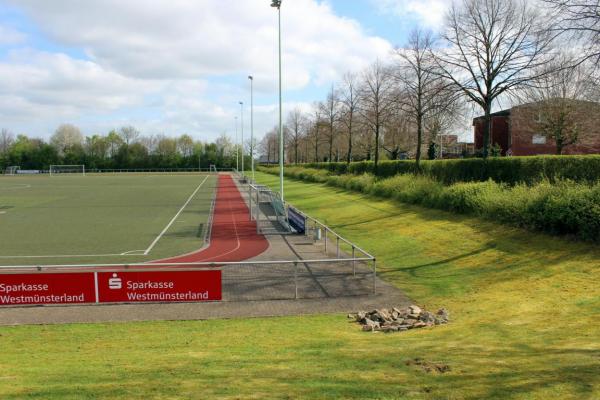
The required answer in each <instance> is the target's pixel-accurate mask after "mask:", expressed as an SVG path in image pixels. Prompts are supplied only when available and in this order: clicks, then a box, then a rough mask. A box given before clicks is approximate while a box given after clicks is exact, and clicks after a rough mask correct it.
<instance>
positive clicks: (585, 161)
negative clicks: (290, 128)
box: [302, 155, 600, 185]
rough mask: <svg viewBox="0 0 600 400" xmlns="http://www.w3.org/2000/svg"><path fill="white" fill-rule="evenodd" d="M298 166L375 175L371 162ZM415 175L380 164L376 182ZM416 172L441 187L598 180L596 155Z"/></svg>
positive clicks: (411, 165) (441, 163)
mask: <svg viewBox="0 0 600 400" xmlns="http://www.w3.org/2000/svg"><path fill="white" fill-rule="evenodd" d="M302 166H304V167H307V168H314V169H325V170H327V171H329V172H332V173H335V174H338V175H340V174H345V173H352V174H354V175H362V174H365V173H368V174H375V164H374V163H373V162H372V161H360V162H353V163H350V164H347V163H308V164H302ZM416 172H417V168H416V163H415V162H414V161H413V160H402V161H381V162H380V163H379V167H378V170H377V173H376V175H377V176H378V177H380V178H388V177H391V176H394V175H397V174H415V173H416ZM420 172H422V173H423V174H425V175H428V176H430V177H432V178H434V179H436V180H438V181H440V182H443V183H445V184H451V183H456V182H485V181H487V180H489V179H491V180H493V181H494V182H497V183H507V184H509V185H515V184H518V183H527V184H534V183H537V182H542V181H549V182H556V181H561V180H571V181H575V182H587V183H594V182H597V181H598V180H600V155H589V156H535V157H502V158H488V159H487V160H484V159H482V158H467V159H455V160H424V161H421V171H420Z"/></svg>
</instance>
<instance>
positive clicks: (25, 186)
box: [0, 183, 31, 190]
mask: <svg viewBox="0 0 600 400" xmlns="http://www.w3.org/2000/svg"><path fill="white" fill-rule="evenodd" d="M29 188H31V185H29V184H27V183H15V184H12V185H11V186H8V187H3V186H1V185H0V190H16V189H29Z"/></svg>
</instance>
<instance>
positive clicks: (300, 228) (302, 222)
mask: <svg viewBox="0 0 600 400" xmlns="http://www.w3.org/2000/svg"><path fill="white" fill-rule="evenodd" d="M288 221H289V222H290V225H291V226H292V228H294V230H295V231H296V232H298V233H304V232H306V219H305V218H304V216H303V215H302V214H300V213H299V212H298V211H296V209H295V208H293V207H289V208H288Z"/></svg>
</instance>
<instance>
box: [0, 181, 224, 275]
mask: <svg viewBox="0 0 600 400" xmlns="http://www.w3.org/2000/svg"><path fill="white" fill-rule="evenodd" d="M205 179H206V181H205V182H204V184H203V185H202V187H201V188H200V189H199V190H198V192H197V194H196V195H195V196H194V197H193V199H192V201H190V203H189V204H188V206H187V207H186V208H185V209H184V211H183V212H182V213H181V214H180V215H179V217H178V218H177V220H175V222H174V223H173V225H172V226H171V227H170V228H169V229H168V230H167V231H166V232H165V234H164V235H163V236H162V237H161V239H160V240H159V241H158V242H157V243H156V245H155V247H154V248H153V249H152V250H151V252H150V253H149V254H148V256H146V257H144V256H121V255H120V254H122V253H126V252H132V251H138V252H137V253H139V251H140V250H141V252H143V251H144V250H146V249H148V248H149V246H150V245H151V244H152V243H153V241H154V240H155V239H156V238H157V237H158V236H159V234H160V233H161V232H162V231H163V229H164V228H165V227H166V226H167V224H168V223H169V222H170V221H171V219H172V218H173V217H174V216H175V215H176V214H177V212H178V211H179V210H180V208H181V207H182V206H183V205H184V203H185V202H186V201H187V200H188V198H189V197H190V196H191V195H192V193H193V192H194V191H195V190H196V188H197V187H198V186H199V185H200V184H201V183H202V182H203V181H204V180H205ZM215 185H216V177H215V176H207V175H195V174H191V175H159V174H155V175H151V174H148V175H137V174H122V175H121V174H120V175H88V176H85V177H84V176H81V175H77V176H53V177H50V176H23V177H19V176H17V177H0V238H2V240H1V242H2V244H1V246H0V265H30V264H36V265H37V264H73V263H127V262H129V263H131V262H140V261H146V260H152V259H157V258H162V257H168V256H174V255H179V254H182V253H186V252H189V251H193V250H197V249H198V248H200V247H202V245H203V243H202V240H203V237H202V231H203V228H204V227H205V226H206V223H207V218H208V214H209V210H210V204H211V200H212V196H213V193H214V189H215ZM32 256H34V257H32Z"/></svg>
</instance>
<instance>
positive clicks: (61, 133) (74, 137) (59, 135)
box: [50, 124, 83, 155]
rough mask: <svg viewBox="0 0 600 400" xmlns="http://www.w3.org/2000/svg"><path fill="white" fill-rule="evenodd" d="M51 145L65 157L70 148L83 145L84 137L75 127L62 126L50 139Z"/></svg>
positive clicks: (69, 125)
mask: <svg viewBox="0 0 600 400" xmlns="http://www.w3.org/2000/svg"><path fill="white" fill-rule="evenodd" d="M50 143H52V145H53V146H54V147H55V148H56V149H57V150H58V152H59V154H61V155H63V154H64V153H65V151H67V150H68V149H69V148H71V147H73V146H76V145H83V135H82V134H81V131H80V130H79V128H78V127H76V126H75V125H71V124H62V125H61V126H59V127H58V128H57V129H56V131H55V132H54V134H53V135H52V137H51V138H50Z"/></svg>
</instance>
